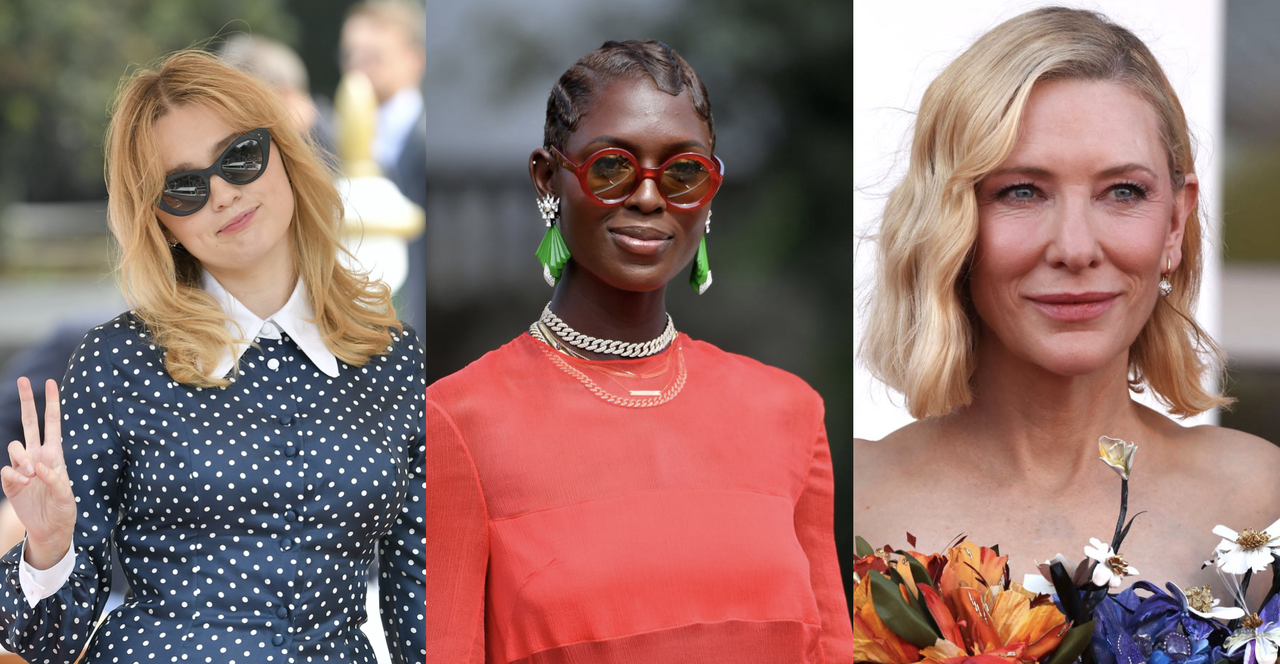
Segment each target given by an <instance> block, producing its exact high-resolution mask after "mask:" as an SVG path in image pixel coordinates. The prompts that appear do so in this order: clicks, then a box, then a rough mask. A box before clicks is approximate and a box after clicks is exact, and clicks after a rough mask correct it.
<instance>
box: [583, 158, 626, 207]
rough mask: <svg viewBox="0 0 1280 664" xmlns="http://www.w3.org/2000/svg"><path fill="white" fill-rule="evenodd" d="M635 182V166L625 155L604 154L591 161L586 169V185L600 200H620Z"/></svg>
mask: <svg viewBox="0 0 1280 664" xmlns="http://www.w3.org/2000/svg"><path fill="white" fill-rule="evenodd" d="M635 184H636V167H635V164H633V163H631V160H630V159H628V158H627V157H626V155H621V154H606V155H604V156H601V157H599V158H597V159H596V160H595V161H593V162H591V167H590V168H589V169H588V170H587V186H588V187H590V188H591V193H593V194H595V195H596V196H599V197H600V198H601V199H602V200H606V201H618V200H622V199H624V198H626V197H627V196H628V195H630V194H631V190H632V189H634V188H635Z"/></svg>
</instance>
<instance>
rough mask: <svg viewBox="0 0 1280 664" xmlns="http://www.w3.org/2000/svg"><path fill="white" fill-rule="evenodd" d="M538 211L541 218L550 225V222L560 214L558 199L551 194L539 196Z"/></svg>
mask: <svg viewBox="0 0 1280 664" xmlns="http://www.w3.org/2000/svg"><path fill="white" fill-rule="evenodd" d="M538 212H540V213H541V214H542V220H543V221H544V222H546V224H547V226H548V227H550V226H551V222H552V221H554V220H555V218H556V217H558V216H560V199H559V198H556V197H555V196H552V195H551V194H547V195H546V196H543V197H542V198H539V199H538Z"/></svg>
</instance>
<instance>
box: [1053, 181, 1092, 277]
mask: <svg viewBox="0 0 1280 664" xmlns="http://www.w3.org/2000/svg"><path fill="white" fill-rule="evenodd" d="M1090 203H1091V200H1090V198H1089V196H1088V195H1087V194H1085V195H1082V196H1063V197H1062V198H1061V199H1060V204H1059V205H1056V206H1054V207H1053V209H1052V211H1051V212H1050V219H1049V224H1048V225H1047V232H1048V233H1049V238H1048V248H1047V249H1046V250H1045V260H1047V261H1048V262H1049V264H1050V265H1052V266H1053V267H1055V268H1064V269H1067V270H1070V271H1072V272H1078V271H1080V270H1084V269H1086V268H1091V267H1098V266H1099V265H1101V264H1102V260H1103V252H1102V244H1101V242H1100V241H1099V236H1098V230H1099V229H1098V224H1099V223H1100V222H1101V220H1100V219H1099V215H1098V214H1097V213H1096V212H1095V211H1094V210H1093V209H1092V206H1091V205H1090Z"/></svg>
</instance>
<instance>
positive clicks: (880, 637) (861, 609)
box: [853, 576, 920, 664]
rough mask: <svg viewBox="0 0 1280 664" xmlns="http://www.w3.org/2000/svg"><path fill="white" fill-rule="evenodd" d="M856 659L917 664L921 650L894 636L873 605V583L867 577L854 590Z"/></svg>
mask: <svg viewBox="0 0 1280 664" xmlns="http://www.w3.org/2000/svg"><path fill="white" fill-rule="evenodd" d="M853 659H854V661H858V662H881V663H882V664H916V663H917V662H919V661H920V651H919V649H918V648H916V647H915V646H914V645H911V644H910V643H908V642H907V641H904V640H903V639H902V637H900V636H898V635H897V634H894V633H893V630H891V629H889V627H888V626H887V625H885V624H884V621H882V620H880V616H878V615H876V611H875V606H874V605H872V603H871V582H870V580H869V579H868V578H867V577H866V576H863V577H862V580H860V581H859V582H858V585H856V586H854V588H853Z"/></svg>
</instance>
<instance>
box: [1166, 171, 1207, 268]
mask: <svg viewBox="0 0 1280 664" xmlns="http://www.w3.org/2000/svg"><path fill="white" fill-rule="evenodd" d="M1199 201H1200V179H1199V178H1197V177H1196V174H1195V173H1187V174H1186V176H1184V180H1183V183H1182V188H1181V189H1179V190H1178V191H1175V192H1173V219H1171V220H1170V224H1169V235H1168V237H1166V238H1165V243H1164V255H1165V256H1167V257H1168V258H1169V261H1170V262H1171V264H1172V266H1173V267H1172V271H1176V270H1177V269H1178V266H1180V265H1181V264H1182V237H1183V235H1184V234H1185V233H1186V230H1187V219H1188V218H1190V217H1191V213H1193V212H1195V211H1196V205H1197V204H1198V203H1199ZM1160 267H1161V268H1163V267H1164V266H1163V265H1162V266H1160Z"/></svg>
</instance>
